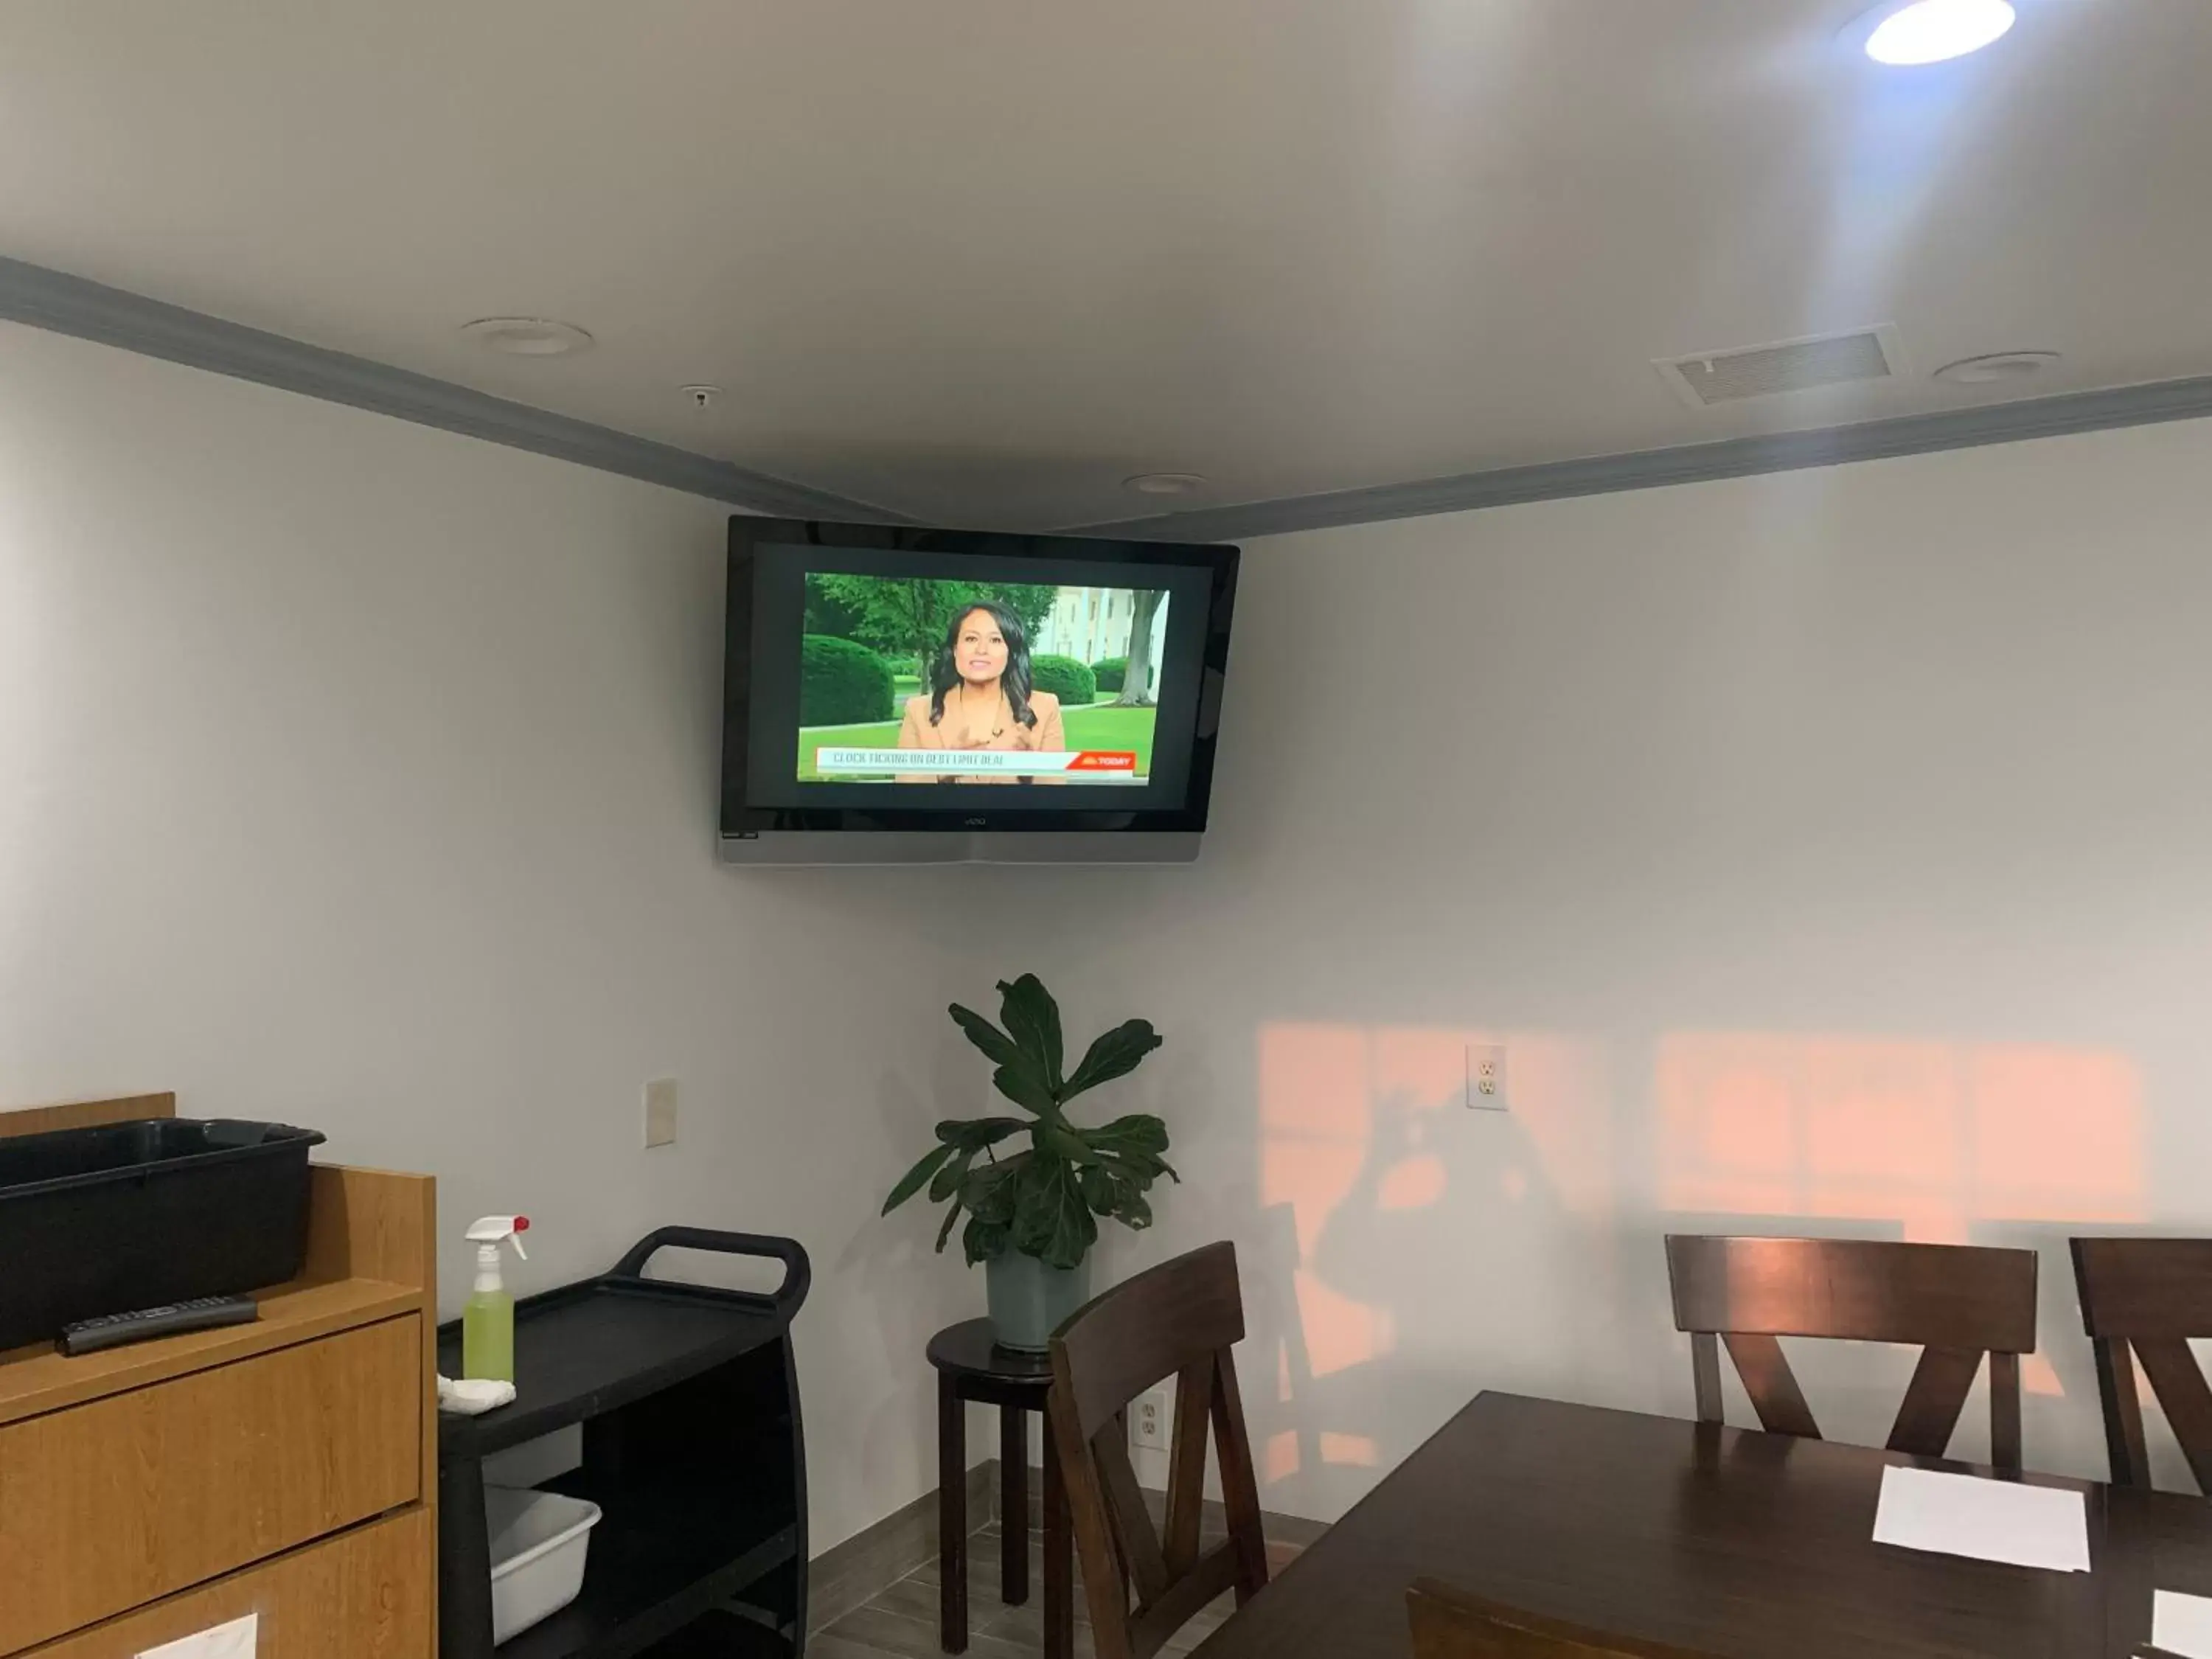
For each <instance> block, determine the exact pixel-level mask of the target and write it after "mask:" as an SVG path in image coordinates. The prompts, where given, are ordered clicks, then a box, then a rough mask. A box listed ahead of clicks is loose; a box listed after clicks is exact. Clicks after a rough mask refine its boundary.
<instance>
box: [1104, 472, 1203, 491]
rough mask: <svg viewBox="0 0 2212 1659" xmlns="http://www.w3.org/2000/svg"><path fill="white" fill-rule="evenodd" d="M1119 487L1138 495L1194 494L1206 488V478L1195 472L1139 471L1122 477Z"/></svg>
mask: <svg viewBox="0 0 2212 1659" xmlns="http://www.w3.org/2000/svg"><path fill="white" fill-rule="evenodd" d="M1121 487H1122V488H1123V489H1133V490H1135V491H1136V492H1137V494H1139V495H1197V494H1198V493H1199V492H1200V490H1202V489H1205V488H1206V480H1205V479H1204V478H1203V477H1200V476H1199V474H1197V473H1195V472H1139V474H1138V475H1137V476H1136V477H1133V478H1124V479H1122V480H1121Z"/></svg>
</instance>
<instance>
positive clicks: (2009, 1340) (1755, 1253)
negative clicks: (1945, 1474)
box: [1667, 1235, 2036, 1469]
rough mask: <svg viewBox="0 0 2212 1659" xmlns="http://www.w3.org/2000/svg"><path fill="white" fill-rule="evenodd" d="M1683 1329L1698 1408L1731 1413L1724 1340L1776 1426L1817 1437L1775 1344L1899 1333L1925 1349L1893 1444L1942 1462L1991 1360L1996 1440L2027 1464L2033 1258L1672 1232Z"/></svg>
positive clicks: (1886, 1337)
mask: <svg viewBox="0 0 2212 1659" xmlns="http://www.w3.org/2000/svg"><path fill="white" fill-rule="evenodd" d="M1667 1272H1668V1279H1669V1281H1670V1283H1671V1285H1672V1287H1673V1291H1674V1324H1675V1328H1677V1329H1679V1330H1683V1331H1686V1332H1689V1333H1690V1334H1691V1364H1692V1379H1693V1381H1694V1383H1695V1385H1696V1389H1697V1402H1698V1416H1699V1419H1701V1420H1703V1421H1705V1422H1718V1421H1720V1420H1721V1416H1722V1412H1721V1389H1720V1359H1719V1355H1718V1353H1717V1351H1716V1349H1715V1347H1714V1345H1713V1343H1712V1341H1711V1338H1713V1337H1714V1336H1717V1337H1718V1338H1719V1340H1720V1342H1721V1343H1722V1344H1724V1345H1725V1346H1727V1348H1728V1351H1729V1358H1730V1359H1732V1360H1733V1361H1734V1362H1735V1368H1736V1374H1737V1376H1739V1377H1740V1378H1741V1380H1742V1382H1743V1386H1744V1392H1745V1393H1746V1394H1747V1395H1749V1396H1750V1398H1751V1403H1752V1407H1753V1410H1755V1411H1756V1412H1757V1413H1759V1425H1760V1426H1761V1427H1762V1428H1765V1430H1767V1431H1769V1432H1771V1433H1775V1434H1795V1435H1801V1436H1803V1437H1807V1438H1809V1439H1818V1438H1819V1437H1820V1427H1819V1425H1818V1424H1817V1423H1816V1422H1815V1421H1814V1417H1813V1412H1812V1407H1810V1406H1809V1405H1808V1404H1807V1403H1806V1400H1805V1395H1804V1391H1803V1390H1802V1389H1800V1388H1799V1387H1798V1385H1797V1378H1796V1373H1795V1372H1793V1371H1792V1370H1790V1361H1789V1358H1788V1357H1787V1356H1786V1355H1784V1352H1783V1351H1782V1344H1781V1342H1780V1341H1779V1340H1778V1339H1779V1338H1781V1337H1784V1336H1792V1337H1827V1338H1835V1339H1839V1340H1854V1341H1868V1342H1900V1343H1910V1344H1916V1345H1917V1346H1920V1347H1921V1348H1922V1350H1923V1352H1922V1353H1921V1356H1920V1360H1919V1364H1917V1367H1916V1368H1915V1369H1914V1371H1913V1374H1912V1382H1911V1385H1910V1386H1909V1387H1908V1388H1907V1389H1906V1390H1905V1399H1904V1401H1903V1403H1902V1404H1901V1405H1900V1406H1899V1409H1898V1413H1897V1419H1896V1421H1895V1423H1894V1425H1893V1426H1892V1428H1891V1430H1890V1437H1889V1446H1890V1449H1892V1450H1894V1451H1905V1452H1911V1453H1912V1454H1913V1455H1917V1456H1923V1457H1940V1456H1942V1455H1943V1453H1944V1452H1945V1450H1946V1449H1948V1447H1949V1445H1950V1442H1951V1437H1952V1435H1953V1433H1954V1431H1956V1430H1957V1428H1958V1424H1959V1418H1960V1413H1962V1412H1963V1411H1964V1410H1965V1408H1966V1396H1967V1395H1968V1393H1969V1392H1970V1391H1971V1390H1972V1387H1973V1383H1974V1377H1975V1376H1976V1374H1977V1373H1978V1371H1979V1370H1980V1369H1981V1363H1982V1357H1983V1356H1984V1354H1985V1353H1986V1354H1988V1355H1989V1356H1990V1455H1991V1459H1992V1461H1993V1462H1995V1463H1996V1465H1997V1466H1998V1467H2000V1468H2010V1469H2016V1468H2019V1467H2020V1466H2021V1445H2020V1364H2019V1356H2020V1355H2021V1354H2023V1353H2032V1352H2034V1349H2035V1283H2036V1255H2035V1252H2034V1251H2033V1250H2013V1249H1988V1248H1984V1247H1979V1246H1970V1245H1959V1244H1900V1243H1888V1242H1884V1241H1877V1240H1869V1239H1827V1238H1711V1237H1692V1236H1687V1235H1674V1236H1671V1237H1668V1240H1667Z"/></svg>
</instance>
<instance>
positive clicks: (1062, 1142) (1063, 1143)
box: [1030, 1123, 1098, 1164]
mask: <svg viewBox="0 0 2212 1659" xmlns="http://www.w3.org/2000/svg"><path fill="white" fill-rule="evenodd" d="M1030 1139H1032V1140H1034V1141H1035V1142H1036V1144H1037V1146H1039V1147H1040V1148H1041V1149H1042V1150H1043V1151H1045V1152H1050V1153H1051V1154H1052V1155H1053V1156H1054V1157H1055V1158H1066V1160H1067V1161H1068V1162H1069V1163H1070V1164H1096V1163H1097V1161H1098V1154H1097V1153H1096V1152H1092V1151H1091V1144H1090V1143H1089V1142H1088V1141H1086V1140H1085V1139H1084V1138H1083V1137H1082V1136H1081V1135H1079V1134H1078V1133H1076V1132H1075V1131H1074V1130H1073V1129H1066V1128H1062V1127H1060V1125H1059V1124H1057V1123H1040V1124H1038V1125H1036V1127H1034V1128H1032V1129H1031V1130H1030Z"/></svg>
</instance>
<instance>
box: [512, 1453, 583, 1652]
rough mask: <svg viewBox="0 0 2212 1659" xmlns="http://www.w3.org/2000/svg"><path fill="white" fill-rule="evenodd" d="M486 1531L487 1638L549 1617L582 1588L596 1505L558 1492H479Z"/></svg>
mask: <svg viewBox="0 0 2212 1659" xmlns="http://www.w3.org/2000/svg"><path fill="white" fill-rule="evenodd" d="M484 1521H485V1522H486V1525H487V1527H488V1529H489V1531H490V1533H491V1639H492V1640H493V1641H494V1642H495V1643H499V1642H504V1641H505V1640H507V1638H508V1637H510V1636H513V1635H516V1634H518V1633H519V1632H522V1631H526V1630H528V1629H529V1628H530V1627H531V1626H532V1625H534V1624H536V1623H537V1622H538V1620H541V1619H550V1618H551V1617H552V1616H553V1615H554V1614H555V1613H558V1612H560V1611H561V1609H562V1608H563V1607H567V1606H568V1603H569V1602H571V1601H574V1600H575V1599H576V1592H577V1591H578V1590H580V1589H582V1588H583V1587H584V1555H585V1552H586V1550H588V1549H589V1548H590V1547H591V1543H592V1528H593V1527H596V1526H598V1525H599V1505H598V1504H592V1503H586V1501H585V1500H584V1499H583V1498H564V1497H563V1496H562V1494H560V1493H559V1492H511V1491H509V1490H508V1489H507V1488H506V1487H504V1486H486V1487H485V1488H484Z"/></svg>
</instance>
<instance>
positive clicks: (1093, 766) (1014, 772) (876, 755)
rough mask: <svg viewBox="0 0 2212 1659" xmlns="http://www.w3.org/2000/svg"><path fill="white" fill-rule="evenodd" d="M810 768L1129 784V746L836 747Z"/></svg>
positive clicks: (1132, 758) (817, 754)
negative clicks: (1055, 750) (1052, 751)
mask: <svg viewBox="0 0 2212 1659" xmlns="http://www.w3.org/2000/svg"><path fill="white" fill-rule="evenodd" d="M814 769H815V771H816V772H817V773H819V774H820V775H822V776H823V777H825V778H829V777H836V776H839V775H850V774H852V773H855V772H869V773H873V774H875V775H878V776H880V775H883V774H884V773H885V772H902V773H906V774H908V775H914V774H921V773H941V774H943V775H946V776H948V777H956V776H957V777H974V776H975V775H978V774H981V773H990V774H993V775H998V776H1003V777H1012V778H1044V777H1054V778H1056V777H1066V778H1069V779H1072V780H1073V781H1078V782H1082V783H1134V782H1135V781H1137V751H1136V750H1133V749H1071V750H1064V751H1063V752H1061V753H1060V754H1056V755H1044V754H1038V753H1036V752H1035V751H1034V750H1021V749H836V748H832V747H830V746H829V744H823V746H822V747H821V748H819V749H817V750H815V751H814Z"/></svg>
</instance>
